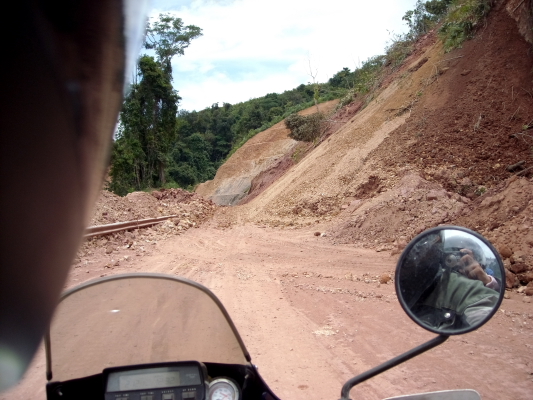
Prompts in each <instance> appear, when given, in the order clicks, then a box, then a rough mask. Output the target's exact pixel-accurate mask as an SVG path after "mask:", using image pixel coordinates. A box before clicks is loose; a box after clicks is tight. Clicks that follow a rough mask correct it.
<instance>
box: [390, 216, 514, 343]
mask: <svg viewBox="0 0 533 400" xmlns="http://www.w3.org/2000/svg"><path fill="white" fill-rule="evenodd" d="M395 284H396V293H397V295H398V299H399V300H400V304H401V305H402V307H403V309H404V310H405V311H406V312H407V314H408V315H409V316H410V317H411V318H412V319H413V320H414V321H415V322H416V323H418V324H419V325H420V326H422V327H423V328H425V329H427V330H429V331H432V332H435V333H439V334H446V335H456V334H460V333H466V332H469V331H472V330H474V329H477V328H479V327H480V326H481V325H483V324H484V323H485V322H487V321H488V320H489V319H490V318H491V317H492V316H493V315H494V313H495V312H496V310H497V309H498V307H499V306H500V304H501V302H502V299H503V295H504V292H505V270H504V268H503V262H502V260H501V258H500V256H499V255H498V252H497V251H496V250H495V249H494V247H493V246H492V245H491V244H490V242H489V241H488V240H487V239H485V238H484V237H483V236H481V235H480V234H478V233H476V232H473V231H471V230H469V229H466V228H462V227H458V226H446V227H438V228H433V229H429V230H427V231H425V232H423V233H421V234H420V235H418V236H417V237H416V238H414V239H413V240H412V241H411V242H410V243H409V244H408V245H407V247H406V248H405V250H404V251H403V253H402V255H401V256H400V259H399V261H398V265H397V267H396V282H395Z"/></svg>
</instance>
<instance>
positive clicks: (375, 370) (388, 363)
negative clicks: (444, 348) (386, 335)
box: [340, 335, 449, 400]
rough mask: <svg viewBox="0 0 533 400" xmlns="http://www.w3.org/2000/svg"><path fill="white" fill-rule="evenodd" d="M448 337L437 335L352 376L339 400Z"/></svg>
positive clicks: (348, 399)
mask: <svg viewBox="0 0 533 400" xmlns="http://www.w3.org/2000/svg"><path fill="white" fill-rule="evenodd" d="M448 337H449V336H448V335H439V336H437V337H435V338H433V339H431V340H430V341H428V342H426V343H424V344H421V345H420V346H418V347H415V348H414V349H411V350H409V351H407V352H405V353H403V354H400V355H399V356H397V357H394V358H393V359H391V360H389V361H386V362H384V363H383V364H381V365H378V366H377V367H374V368H372V369H369V370H368V371H366V372H363V373H362V374H360V375H357V376H354V377H353V378H352V379H350V380H349V381H348V382H346V383H345V384H344V386H343V387H342V391H341V399H340V400H350V398H349V397H348V396H349V395H350V390H351V389H352V388H353V387H354V386H355V385H358V384H359V383H361V382H364V381H366V380H367V379H370V378H372V377H373V376H376V375H378V374H380V373H382V372H384V371H387V370H388V369H390V368H392V367H395V366H397V365H399V364H401V363H403V362H405V361H407V360H410V359H411V358H413V357H416V356H417V355H419V354H422V353H424V352H426V351H428V350H430V349H432V348H433V347H436V346H438V345H439V344H442V343H444V342H445V341H446V339H448Z"/></svg>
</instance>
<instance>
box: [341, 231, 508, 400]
mask: <svg viewBox="0 0 533 400" xmlns="http://www.w3.org/2000/svg"><path fill="white" fill-rule="evenodd" d="M395 287H396V294H397V296H398V300H399V301H400V304H401V306H402V308H403V310H404V311H405V312H406V314H407V315H408V316H409V317H410V318H411V319H412V320H413V321H414V322H415V323H417V324H418V325H419V326H421V327H422V328H424V329H426V330H429V331H430V332H434V333H437V334H438V336H436V337H435V338H433V339H431V340H429V341H428V342H426V343H423V344H421V345H420V346H417V347H415V348H413V349H411V350H409V351H407V352H405V353H403V354H401V355H399V356H397V357H395V358H393V359H391V360H389V361H386V362H384V363H383V364H381V365H378V366H377V367H374V368H372V369H370V370H368V371H366V372H364V373H362V374H360V375H357V376H355V377H353V378H351V379H350V380H348V381H347V382H346V383H345V384H344V385H343V387H342V391H341V399H340V400H350V398H349V393H350V390H351V389H352V388H353V387H354V386H356V385H358V384H359V383H361V382H364V381H366V380H367V379H370V378H372V377H373V376H375V375H378V374H380V373H382V372H384V371H387V370H388V369H390V368H392V367H395V366H397V365H399V364H402V363H404V362H405V361H407V360H409V359H411V358H413V357H416V356H417V355H419V354H422V353H424V352H426V351H428V350H430V349H432V348H434V347H436V346H438V345H440V344H442V343H444V342H445V341H446V340H447V339H448V337H449V336H450V335H460V334H464V333H468V332H471V331H474V330H476V329H478V328H479V327H480V326H482V325H483V324H485V323H486V322H487V321H488V320H490V318H492V316H493V315H494V314H495V313H496V311H497V310H498V308H499V307H500V305H501V302H502V300H503V296H504V293H505V269H504V266H503V262H502V260H501V257H500V256H499V254H498V252H497V251H496V249H495V248H494V247H493V246H492V244H491V243H490V242H489V241H488V240H487V239H485V238H484V237H483V236H481V235H480V234H479V233H477V232H474V231H472V230H470V229H467V228H463V227H459V226H439V227H436V228H432V229H428V230H426V231H424V232H422V233H421V234H419V235H418V236H416V237H415V238H414V239H413V240H412V241H411V242H410V243H409V244H408V245H407V246H406V248H405V250H404V251H403V252H402V254H401V256H400V258H399V260H398V264H397V266H396V274H395ZM439 393H441V392H439ZM428 398H429V397H428ZM439 398H441V397H439Z"/></svg>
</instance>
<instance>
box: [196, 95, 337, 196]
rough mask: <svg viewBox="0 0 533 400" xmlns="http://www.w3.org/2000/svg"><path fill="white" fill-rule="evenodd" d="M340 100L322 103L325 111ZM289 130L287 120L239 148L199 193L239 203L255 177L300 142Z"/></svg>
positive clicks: (204, 184) (198, 190)
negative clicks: (290, 134)
mask: <svg viewBox="0 0 533 400" xmlns="http://www.w3.org/2000/svg"><path fill="white" fill-rule="evenodd" d="M337 103H338V100H332V101H329V102H326V103H323V104H320V105H319V110H320V112H321V113H325V114H328V113H329V112H331V110H333V109H334V108H335V106H336V105H337ZM314 112H316V107H314V106H313V107H310V108H308V109H306V110H303V111H301V112H300V114H302V115H307V114H311V113H314ZM288 134H289V130H288V129H287V128H286V127H285V123H284V122H283V121H281V122H278V123H277V124H276V125H274V126H272V127H271V128H269V129H267V130H265V131H263V132H260V133H258V134H257V135H255V136H254V137H253V138H251V139H250V140H248V141H247V142H246V143H245V144H244V145H243V146H242V147H241V148H239V149H238V150H237V151H236V152H235V153H234V154H233V155H232V156H231V157H230V158H229V160H228V161H227V162H225V163H224V164H223V165H222V166H221V167H220V168H219V169H218V171H217V174H216V176H215V178H214V179H213V180H210V181H207V182H205V183H202V184H200V185H199V186H198V187H197V188H196V193H198V194H200V195H202V196H204V197H207V198H209V199H211V200H213V201H214V202H215V203H216V204H219V205H235V204H238V203H239V201H240V200H241V199H242V198H243V197H244V196H246V195H247V194H248V192H249V191H250V188H251V186H252V180H253V179H254V178H255V177H256V176H257V175H259V174H260V173H261V172H263V171H265V170H267V169H269V168H271V167H272V166H273V165H275V164H276V163H279V161H280V160H282V159H284V158H286V157H287V156H290V155H291V154H292V153H293V150H294V149H295V147H296V146H297V145H298V142H297V141H295V140H293V139H291V138H289V137H288Z"/></svg>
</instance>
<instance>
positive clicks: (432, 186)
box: [218, 0, 533, 289]
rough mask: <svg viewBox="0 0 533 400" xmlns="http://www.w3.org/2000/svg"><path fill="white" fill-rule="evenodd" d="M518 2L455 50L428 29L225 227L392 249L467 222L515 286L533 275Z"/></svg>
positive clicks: (526, 71)
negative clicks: (311, 232)
mask: <svg viewBox="0 0 533 400" xmlns="http://www.w3.org/2000/svg"><path fill="white" fill-rule="evenodd" d="M519 3H520V2H516V1H514V0H513V1H499V2H496V4H495V6H494V8H493V10H492V11H491V12H490V14H489V15H488V17H487V19H486V23H485V26H484V27H483V28H482V29H481V30H480V31H479V32H478V34H477V36H476V37H475V38H474V39H473V40H471V41H468V42H466V43H465V44H464V46H463V48H461V49H457V50H454V51H452V52H450V53H444V51H443V50H442V46H441V44H440V42H439V40H438V39H437V35H436V32H432V33H430V34H428V35H426V36H425V37H424V38H422V40H421V41H419V42H418V43H417V44H416V46H415V50H414V52H413V53H412V54H411V56H410V57H409V58H408V59H407V60H406V62H405V63H404V65H403V66H402V67H401V68H400V69H399V70H398V71H396V73H394V74H392V75H389V76H388V77H386V78H385V79H384V80H383V82H382V88H381V91H380V92H379V93H378V94H377V95H376V96H375V99H374V100H373V101H371V102H370V103H369V104H368V105H367V106H366V107H365V108H364V109H363V110H361V111H359V112H357V113H356V114H355V115H350V116H349V118H347V122H346V123H344V124H339V126H338V127H337V129H336V130H335V131H333V132H332V133H331V136H330V137H329V138H328V139H327V140H326V141H325V142H323V143H321V144H320V145H319V146H317V147H316V148H314V149H311V150H310V151H309V152H308V153H307V155H306V156H305V157H303V158H302V159H301V160H299V161H298V162H297V163H296V164H295V165H291V162H288V161H287V160H284V161H280V162H279V165H277V166H275V167H274V168H271V169H270V170H268V171H265V172H264V173H263V174H262V175H260V176H258V178H257V179H256V181H257V186H258V187H260V186H261V185H263V184H264V186H267V188H266V189H265V190H264V192H263V193H261V194H260V195H258V196H256V197H255V198H250V199H249V201H248V203H247V204H245V205H243V206H239V207H236V208H233V209H225V210H224V211H223V212H221V213H219V214H218V220H219V221H220V223H221V224H222V225H223V226H228V225H231V224H233V223H236V221H251V222H254V223H257V224H260V225H262V224H264V225H269V226H276V227H282V228H296V227H301V226H317V229H318V227H320V231H321V232H324V231H326V236H330V239H331V240H333V241H335V242H339V243H340V242H342V243H351V244H354V245H356V246H364V247H369V248H375V249H377V250H379V251H385V250H390V251H393V252H396V251H398V249H399V248H402V246H403V245H405V243H407V242H408V241H409V240H410V239H411V238H412V237H413V236H414V235H416V234H417V233H419V232H421V231H423V230H424V229H427V228H430V227H433V226H436V225H438V224H457V225H463V226H467V227H469V228H471V229H474V230H476V231H479V232H481V233H482V234H484V235H485V236H487V237H488V238H489V239H490V240H492V241H493V242H494V243H495V244H496V246H497V247H498V248H499V249H501V252H502V255H504V258H505V259H506V265H507V267H508V271H509V272H510V273H511V274H514V275H511V276H509V279H508V283H509V286H517V285H524V284H527V283H529V282H531V280H532V277H531V274H533V272H532V269H533V251H532V246H533V244H532V242H531V228H532V226H533V221H532V218H533V216H532V209H531V206H532V204H531V202H532V200H533V199H532V197H531V195H530V193H532V189H533V188H532V183H531V179H532V176H533V168H532V167H533V85H532V82H533V55H532V54H533V52H532V51H531V44H530V43H528V42H527V41H526V40H525V39H524V36H523V35H522V34H521V32H522V31H524V26H526V27H527V26H528V25H527V24H528V23H530V22H531V21H530V20H524V18H523V14H524V9H523V7H525V3H524V2H522V3H521V4H519ZM526 6H527V5H526ZM517 7H518V8H517ZM526 11H527V10H526ZM513 12H514V14H513ZM510 14H511V15H512V16H511V15H510ZM520 16H522V17H520ZM517 21H518V22H517ZM526 36H527V35H526ZM354 104H355V103H352V105H351V106H352V107H354ZM292 161H294V160H292ZM516 164H519V165H517V166H515V167H513V165H516ZM272 181H274V182H273V183H272ZM265 182H266V184H265ZM515 278H516V279H515ZM522 289H523V288H522Z"/></svg>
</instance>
